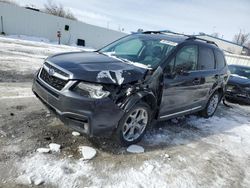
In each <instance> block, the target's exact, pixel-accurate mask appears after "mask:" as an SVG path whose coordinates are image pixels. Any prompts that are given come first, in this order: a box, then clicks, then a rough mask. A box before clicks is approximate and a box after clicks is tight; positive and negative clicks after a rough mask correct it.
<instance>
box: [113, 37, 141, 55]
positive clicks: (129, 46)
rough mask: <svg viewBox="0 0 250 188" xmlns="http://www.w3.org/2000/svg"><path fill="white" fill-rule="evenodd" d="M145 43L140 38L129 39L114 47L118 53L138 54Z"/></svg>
mask: <svg viewBox="0 0 250 188" xmlns="http://www.w3.org/2000/svg"><path fill="white" fill-rule="evenodd" d="M142 46H143V44H142V42H141V40H139V39H133V40H129V41H127V42H125V43H122V44H120V45H117V46H116V48H115V49H114V51H115V53H116V54H121V55H122V54H129V55H137V54H138V53H139V51H140V50H141V48H142Z"/></svg>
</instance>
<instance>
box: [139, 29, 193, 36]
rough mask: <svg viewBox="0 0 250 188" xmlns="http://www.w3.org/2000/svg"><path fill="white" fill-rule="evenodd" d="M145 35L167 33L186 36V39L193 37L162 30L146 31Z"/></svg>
mask: <svg viewBox="0 0 250 188" xmlns="http://www.w3.org/2000/svg"><path fill="white" fill-rule="evenodd" d="M142 33H144V34H152V33H153V34H165V33H170V34H174V35H182V36H186V37H190V36H191V35H186V34H183V33H177V32H173V31H170V30H160V31H144V32H142Z"/></svg>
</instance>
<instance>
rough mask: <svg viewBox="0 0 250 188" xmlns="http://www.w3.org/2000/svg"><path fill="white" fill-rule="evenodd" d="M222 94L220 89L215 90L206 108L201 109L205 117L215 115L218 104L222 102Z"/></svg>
mask: <svg viewBox="0 0 250 188" xmlns="http://www.w3.org/2000/svg"><path fill="white" fill-rule="evenodd" d="M220 99H221V97H220V94H219V92H218V91H216V92H214V94H213V95H212V96H211V97H210V98H209V100H208V102H207V105H206V108H205V109H204V110H202V111H201V115H202V116H203V117H204V118H210V117H212V116H213V115H214V113H215V111H216V109H217V107H218V104H219V103H220Z"/></svg>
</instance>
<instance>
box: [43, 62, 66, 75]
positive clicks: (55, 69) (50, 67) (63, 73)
mask: <svg viewBox="0 0 250 188" xmlns="http://www.w3.org/2000/svg"><path fill="white" fill-rule="evenodd" d="M44 65H45V66H46V67H48V68H49V69H54V71H55V72H56V73H58V74H60V75H63V76H65V77H69V74H67V73H65V72H63V71H61V70H60V69H58V68H56V67H54V66H52V65H50V64H49V63H47V62H45V63H44Z"/></svg>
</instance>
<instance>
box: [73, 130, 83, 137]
mask: <svg viewBox="0 0 250 188" xmlns="http://www.w3.org/2000/svg"><path fill="white" fill-rule="evenodd" d="M72 135H73V136H80V135H81V134H80V133H79V132H76V131H73V132H72Z"/></svg>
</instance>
